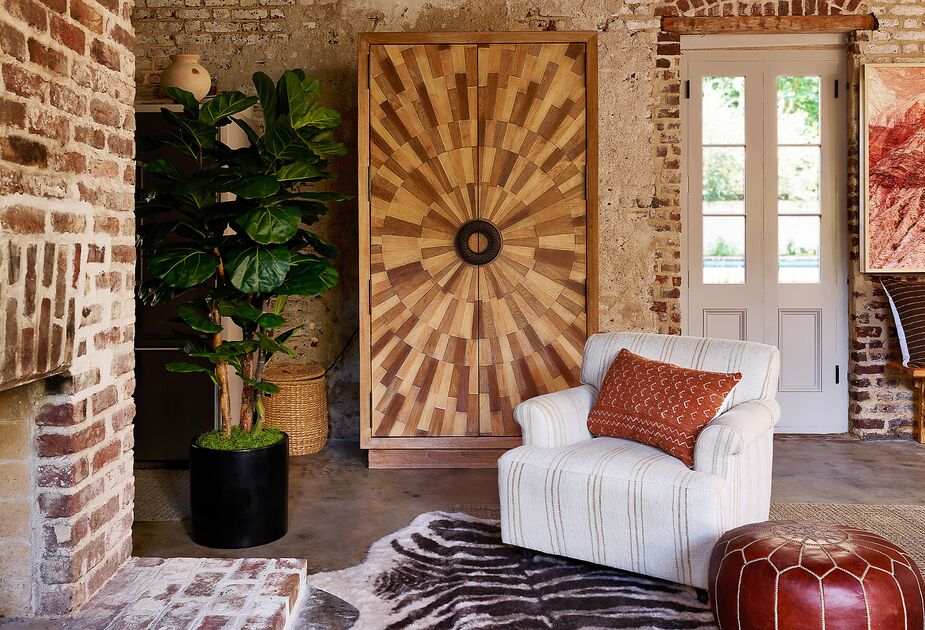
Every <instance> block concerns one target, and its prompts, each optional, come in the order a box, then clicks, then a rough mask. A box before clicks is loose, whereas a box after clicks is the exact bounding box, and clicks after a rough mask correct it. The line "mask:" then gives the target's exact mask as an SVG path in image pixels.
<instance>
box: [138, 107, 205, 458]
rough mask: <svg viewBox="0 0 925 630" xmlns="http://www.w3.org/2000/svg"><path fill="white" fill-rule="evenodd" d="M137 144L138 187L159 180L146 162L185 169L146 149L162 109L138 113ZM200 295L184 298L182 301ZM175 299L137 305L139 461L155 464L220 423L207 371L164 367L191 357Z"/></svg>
mask: <svg viewBox="0 0 925 630" xmlns="http://www.w3.org/2000/svg"><path fill="white" fill-rule="evenodd" d="M135 125H136V127H135V129H136V131H135V137H136V139H137V140H142V141H141V142H139V143H138V147H139V149H138V152H137V156H136V161H137V164H138V172H137V178H136V185H137V186H138V187H139V188H140V189H141V190H145V188H146V186H151V185H153V184H154V183H155V181H154V180H152V179H151V177H150V176H148V175H145V174H144V173H143V172H142V170H141V164H142V163H143V162H144V161H145V160H150V159H153V158H155V157H164V158H167V159H169V160H171V161H172V162H174V163H176V164H178V165H180V167H181V168H183V166H184V164H183V159H182V158H181V157H178V155H177V152H176V151H174V150H173V149H170V148H161V149H158V150H156V151H146V150H145V149H144V142H143V139H144V137H145V136H151V135H156V134H159V133H161V132H163V131H164V130H165V129H166V128H167V127H166V123H165V121H164V119H163V116H162V115H161V113H160V112H159V111H154V112H137V113H136V114H135ZM144 279H145V275H144V260H143V258H142V254H141V252H140V251H139V253H138V265H137V268H136V281H137V283H138V284H139V285H140V284H141V283H142V282H143V281H144ZM192 297H195V296H194V295H193V294H188V295H187V296H185V297H183V298H181V300H180V301H181V302H184V301H187V300H189V299H191V298H192ZM175 307H176V304H175V303H166V304H161V305H158V306H145V305H143V304H141V303H140V302H136V306H135V408H136V412H135V461H136V462H138V463H140V464H142V465H145V464H155V465H183V464H185V463H186V462H187V461H188V459H189V443H190V440H191V439H192V438H193V437H195V436H197V435H199V434H200V433H203V432H205V431H209V430H211V429H212V428H213V427H214V426H215V389H214V387H212V385H211V384H210V383H209V380H208V379H207V378H205V377H204V376H202V375H192V374H175V373H172V372H168V371H167V369H166V368H165V367H164V365H165V364H166V363H168V362H171V361H188V360H189V358H188V357H187V356H186V355H185V354H184V353H183V352H182V347H183V344H184V341H183V339H181V338H180V337H179V336H178V335H177V334H176V332H175V331H174V330H173V324H172V323H171V322H170V321H169V320H170V319H171V318H172V317H174V313H175Z"/></svg>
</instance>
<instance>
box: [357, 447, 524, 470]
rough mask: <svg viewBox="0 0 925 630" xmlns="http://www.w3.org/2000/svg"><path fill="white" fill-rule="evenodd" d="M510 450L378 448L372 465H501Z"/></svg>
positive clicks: (472, 466)
mask: <svg viewBox="0 0 925 630" xmlns="http://www.w3.org/2000/svg"><path fill="white" fill-rule="evenodd" d="M507 450H508V449H501V448H497V449H495V448H467V449H451V448H434V449H419V448H416V449H402V450H399V449H375V450H370V451H369V467H370V468H497V467H498V458H499V457H501V456H502V455H503V454H504V453H505V451H507Z"/></svg>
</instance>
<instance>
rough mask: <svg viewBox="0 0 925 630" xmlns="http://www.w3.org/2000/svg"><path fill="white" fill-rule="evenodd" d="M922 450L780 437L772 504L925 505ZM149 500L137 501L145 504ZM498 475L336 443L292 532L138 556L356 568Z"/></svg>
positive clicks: (297, 467) (184, 544) (137, 547)
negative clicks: (380, 544) (379, 465)
mask: <svg viewBox="0 0 925 630" xmlns="http://www.w3.org/2000/svg"><path fill="white" fill-rule="evenodd" d="M923 481H925V447H922V446H919V445H918V444H915V443H913V442H909V441H876V442H871V441H859V440H853V439H845V438H840V439H838V438H836V439H833V438H819V437H803V438H783V439H778V440H777V441H776V443H775V457H774V486H773V494H774V500H775V501H780V502H787V503H868V504H887V503H889V504H919V505H925V483H923ZM143 500H144V497H141V496H139V497H136V501H143ZM497 501H498V491H497V487H496V473H495V471H493V470H369V469H368V468H367V467H366V464H365V456H364V453H363V451H361V450H360V449H359V448H358V447H357V446H356V444H355V443H353V442H350V441H333V442H331V443H330V444H329V445H328V447H327V448H326V449H325V450H324V451H322V452H321V453H318V454H316V455H309V456H304V457H296V458H293V459H292V463H291V468H290V523H289V533H288V534H287V535H286V536H285V537H283V538H282V539H280V540H278V541H276V542H274V543H272V544H269V545H264V546H261V547H255V548H251V549H242V550H237V551H235V550H220V549H208V548H205V547H200V546H198V545H196V544H195V543H193V542H192V541H191V540H190V539H189V536H188V535H187V532H186V528H185V523H182V522H144V523H142V522H136V523H135V526H134V530H133V539H134V554H135V555H139V556H158V557H175V556H215V557H244V556H249V557H290V556H292V557H301V558H306V559H307V560H308V570H309V572H315V571H327V570H333V569H340V568H345V567H348V566H352V565H355V564H357V563H359V562H360V561H361V560H362V559H363V557H364V555H365V553H366V550H367V549H368V548H369V546H370V545H371V544H372V543H373V542H374V541H376V540H377V539H379V538H381V537H382V536H385V535H386V534H388V533H390V532H393V531H395V530H397V529H400V528H401V527H404V526H405V525H407V524H408V523H409V522H410V521H411V520H412V519H413V518H414V517H415V516H417V515H418V514H421V513H422V512H427V511H431V510H450V509H453V507H454V506H457V505H460V504H472V503H497Z"/></svg>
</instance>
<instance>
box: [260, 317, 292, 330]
mask: <svg viewBox="0 0 925 630" xmlns="http://www.w3.org/2000/svg"><path fill="white" fill-rule="evenodd" d="M257 323H258V324H259V325H260V327H261V328H266V329H267V330H272V329H274V328H279V327H280V326H282V325H283V324H285V323H286V318H285V317H283V316H282V315H277V314H276V313H262V314H261V315H260V317H258V318H257Z"/></svg>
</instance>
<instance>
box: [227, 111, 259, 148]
mask: <svg viewBox="0 0 925 630" xmlns="http://www.w3.org/2000/svg"><path fill="white" fill-rule="evenodd" d="M231 121H232V122H233V123H234V124H236V125H237V126H238V127H240V128H241V131H243V132H244V135H246V136H247V139H248V140H249V141H250V143H251V144H252V145H256V144H257V143H258V142H259V141H260V136H258V135H257V132H256V131H254V128H253V127H251V126H250V125H249V124H247V123H246V122H244V121H243V120H241V119H240V118H232V119H231Z"/></svg>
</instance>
